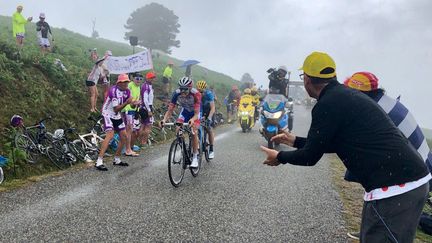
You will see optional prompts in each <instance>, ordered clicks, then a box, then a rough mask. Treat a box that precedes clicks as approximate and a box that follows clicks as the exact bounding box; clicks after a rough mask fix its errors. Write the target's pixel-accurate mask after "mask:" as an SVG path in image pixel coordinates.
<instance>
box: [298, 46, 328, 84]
mask: <svg viewBox="0 0 432 243" xmlns="http://www.w3.org/2000/svg"><path fill="white" fill-rule="evenodd" d="M299 70H303V71H304V73H306V74H307V75H308V76H311V77H316V78H333V77H335V76H336V64H335V62H334V61H333V59H332V58H331V57H330V56H329V55H328V54H327V53H324V52H317V51H315V52H312V54H310V55H309V56H307V57H306V59H305V61H304V63H303V67H301V68H300V69H299Z"/></svg>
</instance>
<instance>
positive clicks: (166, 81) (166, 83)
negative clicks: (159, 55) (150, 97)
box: [162, 61, 174, 97]
mask: <svg viewBox="0 0 432 243" xmlns="http://www.w3.org/2000/svg"><path fill="white" fill-rule="evenodd" d="M173 66H174V63H173V62H172V61H169V62H168V65H167V66H166V68H165V70H164V72H163V78H162V83H163V89H164V95H165V97H170V94H171V79H172V73H173V70H172V68H173Z"/></svg>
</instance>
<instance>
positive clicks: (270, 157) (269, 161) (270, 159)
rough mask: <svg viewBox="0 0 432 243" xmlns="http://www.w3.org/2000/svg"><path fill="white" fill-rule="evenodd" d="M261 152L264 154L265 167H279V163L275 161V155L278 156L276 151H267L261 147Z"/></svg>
mask: <svg viewBox="0 0 432 243" xmlns="http://www.w3.org/2000/svg"><path fill="white" fill-rule="evenodd" d="M261 150H262V151H264V153H266V156H267V158H266V160H264V163H263V164H265V165H268V166H278V165H280V162H279V161H278V160H277V155H278V153H279V152H278V151H276V150H274V149H269V148H266V147H264V146H261Z"/></svg>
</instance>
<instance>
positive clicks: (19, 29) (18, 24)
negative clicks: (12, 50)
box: [12, 5, 33, 50]
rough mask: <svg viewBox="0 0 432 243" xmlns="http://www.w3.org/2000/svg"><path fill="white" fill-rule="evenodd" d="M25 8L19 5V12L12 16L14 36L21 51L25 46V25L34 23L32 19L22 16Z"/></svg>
mask: <svg viewBox="0 0 432 243" xmlns="http://www.w3.org/2000/svg"><path fill="white" fill-rule="evenodd" d="M22 10H23V6H21V5H19V6H18V7H17V11H16V12H15V13H14V14H13V15H12V30H13V36H14V37H15V38H16V43H17V46H18V48H19V49H20V50H21V49H22V47H23V44H24V35H25V24H27V22H31V21H32V19H33V18H32V17H28V18H27V19H25V18H24V16H23V15H22V14H21V12H22Z"/></svg>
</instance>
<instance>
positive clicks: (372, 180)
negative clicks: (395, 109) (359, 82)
mask: <svg viewBox="0 0 432 243" xmlns="http://www.w3.org/2000/svg"><path fill="white" fill-rule="evenodd" d="M294 147H296V148H298V150H296V151H286V152H279V154H278V157H277V158H278V160H279V161H280V162H281V163H290V164H294V165H303V166H313V165H315V164H316V163H317V162H318V161H319V160H320V159H321V157H322V155H323V154H324V153H331V152H335V153H337V155H338V156H339V158H340V159H341V160H342V162H343V163H344V165H345V166H346V167H347V169H348V170H350V172H352V173H353V174H354V175H355V176H356V177H357V178H358V179H359V182H360V183H361V184H362V186H363V187H364V189H365V190H366V191H367V192H369V191H371V190H373V189H377V188H381V187H385V186H393V185H399V184H402V183H406V182H411V181H415V180H418V179H420V178H423V177H424V176H426V175H427V174H428V173H429V172H428V170H427V168H426V165H425V164H424V162H423V160H422V158H421V157H420V155H419V154H418V153H417V151H416V150H415V149H414V147H412V145H411V144H410V143H409V142H408V140H407V139H406V138H405V137H404V136H403V135H402V133H401V132H400V131H399V130H398V128H397V127H396V126H395V125H394V124H393V122H392V121H391V120H390V118H389V117H388V116H387V114H386V113H385V112H384V110H382V109H381V107H379V105H378V104H376V102H375V101H373V100H372V99H370V98H369V97H368V96H366V95H365V94H363V93H361V92H360V91H357V90H354V89H350V88H347V87H345V86H343V85H341V84H339V83H338V82H337V81H334V82H331V83H330V84H328V85H327V86H326V87H325V88H324V89H323V91H322V92H321V94H320V97H319V99H318V102H317V104H316V105H315V107H314V108H313V110H312V124H311V127H310V130H309V133H308V137H307V138H301V137H297V138H296V141H295V144H294Z"/></svg>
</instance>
